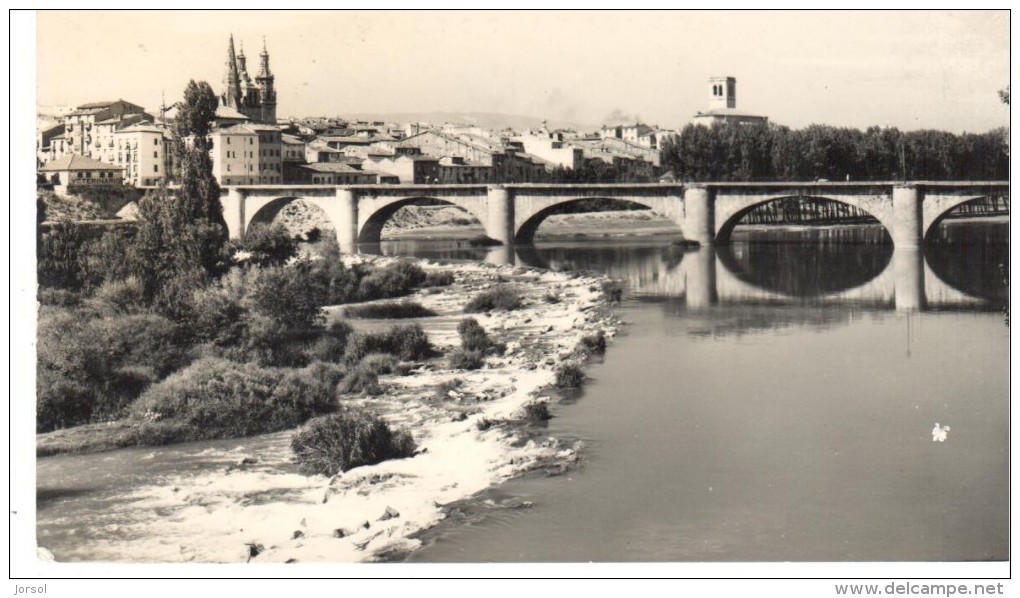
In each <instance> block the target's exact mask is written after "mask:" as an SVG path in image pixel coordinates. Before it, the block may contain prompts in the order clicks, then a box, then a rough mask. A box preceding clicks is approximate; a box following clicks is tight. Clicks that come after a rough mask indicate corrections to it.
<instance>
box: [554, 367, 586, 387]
mask: <svg viewBox="0 0 1020 598" xmlns="http://www.w3.org/2000/svg"><path fill="white" fill-rule="evenodd" d="M583 382H584V371H583V370H581V368H580V367H578V366H576V365H574V364H572V363H568V364H566V365H564V366H563V367H561V368H560V369H558V370H556V386H557V387H558V388H578V387H580V386H581V384H582V383H583Z"/></svg>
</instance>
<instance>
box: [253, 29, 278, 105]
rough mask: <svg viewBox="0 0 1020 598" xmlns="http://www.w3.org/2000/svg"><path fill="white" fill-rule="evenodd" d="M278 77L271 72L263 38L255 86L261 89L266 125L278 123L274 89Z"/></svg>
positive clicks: (260, 97) (260, 98) (260, 96)
mask: <svg viewBox="0 0 1020 598" xmlns="http://www.w3.org/2000/svg"><path fill="white" fill-rule="evenodd" d="M275 79H276V77H274V76H273V73H272V72H271V71H270V70H269V50H267V49H266V38H264V37H263V38H262V53H261V54H259V74H258V76H256V77H255V84H256V85H257V86H258V88H259V100H260V101H261V104H262V118H261V119H260V120H261V121H262V122H264V123H269V124H275V123H276V90H275V89H274V88H273V84H274V82H275Z"/></svg>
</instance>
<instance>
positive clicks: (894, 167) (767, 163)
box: [662, 123, 1009, 181]
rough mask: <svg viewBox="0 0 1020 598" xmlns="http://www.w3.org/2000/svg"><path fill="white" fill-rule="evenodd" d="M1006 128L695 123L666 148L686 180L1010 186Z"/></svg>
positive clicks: (666, 166)
mask: <svg viewBox="0 0 1020 598" xmlns="http://www.w3.org/2000/svg"><path fill="white" fill-rule="evenodd" d="M1003 138H1004V129H997V130H993V131H989V132H987V133H979V134H975V133H963V134H960V135H957V134H954V133H949V132H946V131H936V130H920V131H900V130H899V129H896V128H892V127H869V128H868V129H867V130H864V131H861V130H860V129H854V128H847V127H833V126H828V125H811V126H809V127H806V128H804V129H791V128H789V127H786V126H783V125H776V124H744V125H741V124H736V123H726V124H721V123H716V124H713V125H712V126H711V127H707V126H704V125H693V124H689V125H687V126H686V127H684V128H683V130H681V132H680V133H679V135H672V136H671V137H669V138H668V139H666V140H665V141H664V142H663V145H662V170H663V171H664V172H669V171H671V172H672V173H673V174H674V176H676V178H677V179H678V180H681V181H769V180H774V181H812V180H818V179H827V180H831V181H837V180H847V178H848V177H849V180H858V181H859V180H864V181H877V180H1004V179H1007V178H1008V177H1009V155H1008V146H1007V145H1006V144H1005V143H1004V142H1003Z"/></svg>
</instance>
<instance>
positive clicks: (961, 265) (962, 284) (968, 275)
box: [924, 222, 1009, 301]
mask: <svg viewBox="0 0 1020 598" xmlns="http://www.w3.org/2000/svg"><path fill="white" fill-rule="evenodd" d="M936 226H937V222H936V223H935V224H934V225H933V226H932V229H933V230H934V229H935V227H936ZM1002 226H1003V227H1004V228H1005V227H1008V225H1007V224H1003V225H1002ZM993 236H994V237H996V238H998V234H996V235H993ZM1001 239H1002V240H1003V242H1002V243H989V242H977V243H972V244H968V245H967V246H966V248H965V249H964V250H962V251H961V247H960V245H959V244H958V243H936V242H933V243H927V244H926V245H925V248H924V257H925V261H926V263H927V264H928V269H929V270H930V271H931V274H932V275H933V276H934V277H935V278H936V279H937V280H938V282H939V283H941V284H943V285H945V286H946V287H948V288H949V289H951V290H953V291H956V292H958V293H961V294H962V295H966V296H968V297H975V298H979V299H984V300H987V301H1006V300H1008V299H1009V287H1008V286H1007V284H1006V282H1005V280H1004V272H1002V271H1001V270H1000V264H1008V263H1009V244H1008V243H1007V242H1006V239H1008V230H1007V231H1001Z"/></svg>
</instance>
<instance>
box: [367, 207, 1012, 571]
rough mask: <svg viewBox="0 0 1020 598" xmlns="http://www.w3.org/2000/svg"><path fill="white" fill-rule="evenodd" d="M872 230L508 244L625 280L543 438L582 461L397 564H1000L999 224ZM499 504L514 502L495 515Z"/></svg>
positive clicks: (1004, 330)
mask: <svg viewBox="0 0 1020 598" xmlns="http://www.w3.org/2000/svg"><path fill="white" fill-rule="evenodd" d="M883 235H884V233H882V232H881V231H880V230H875V229H867V228H858V229H845V230H835V231H833V230H829V231H818V230H804V231H799V232H798V231H794V232H790V231H787V232H782V233H778V232H770V231H764V230H763V231H750V232H748V231H744V232H742V233H741V234H740V235H738V237H737V238H736V241H735V243H734V244H733V246H731V247H727V248H719V249H718V250H715V251H711V250H705V249H702V250H698V251H689V250H688V251H684V250H682V249H680V248H676V247H672V246H670V245H669V244H668V243H627V242H622V243H602V244H598V245H592V244H590V243H559V244H557V243H548V244H539V245H538V246H536V247H535V248H534V249H529V250H528V251H527V252H523V253H522V252H520V251H518V252H517V254H516V255H514V256H513V259H514V261H515V262H516V263H518V264H526V265H536V266H542V267H552V268H557V269H585V270H598V271H602V272H606V273H608V274H610V275H612V276H615V277H618V278H621V279H623V280H625V281H626V283H627V286H628V293H627V295H626V299H625V300H624V302H623V304H622V305H621V306H620V307H619V309H618V313H619V315H620V317H621V318H622V319H623V320H624V321H626V322H627V325H626V326H625V327H624V329H623V332H622V334H620V335H619V336H618V337H617V338H616V339H615V340H614V341H613V342H612V343H611V344H610V346H609V350H608V353H607V355H606V356H605V358H604V359H603V360H601V361H600V362H597V363H592V364H591V365H590V368H589V369H588V373H589V376H590V380H589V382H588V384H587V385H586V386H585V388H584V390H583V391H582V392H580V393H579V394H576V395H572V396H568V397H563V399H562V400H561V401H560V402H559V403H558V404H557V405H556V409H555V411H554V413H555V416H556V417H555V418H554V419H552V420H551V422H550V423H549V427H548V430H547V432H548V433H549V434H550V435H553V436H560V437H565V438H577V439H581V440H583V441H584V442H585V444H586V447H587V458H586V460H585V462H584V464H583V465H582V466H581V467H580V468H578V469H576V470H574V471H571V472H570V473H568V474H567V475H564V476H556V477H548V478H547V477H538V476H531V477H526V478H522V479H518V480H513V481H511V482H509V483H507V484H504V485H502V486H501V487H499V488H497V489H494V490H492V491H491V492H489V493H487V494H486V495H485V496H481V497H478V499H476V500H473V501H469V502H468V503H465V504H463V505H460V506H459V509H458V510H457V511H456V512H455V514H456V515H457V516H455V517H451V521H450V522H448V523H445V524H442V525H440V526H438V527H437V528H434V529H433V530H430V531H428V532H426V533H425V534H423V535H422V539H423V540H424V541H425V543H426V547H425V548H423V549H422V550H420V551H418V552H416V553H414V554H412V555H411V556H410V557H409V560H410V561H414V562H465V561H466V562H587V561H597V562H598V561H602V562H621V561H966V560H1005V559H1007V558H1008V549H1009V546H1008V533H1009V532H1008V528H1009V526H1008V522H1009V503H1008V496H1009V488H1008V466H1009V459H1008V457H1009V456H1008V442H1009V418H1008V410H1009V399H1008V396H1009V395H1008V376H1009V356H1008V353H1009V345H1008V341H1009V329H1008V327H1007V326H1006V325H1005V322H1004V318H1003V315H1002V313H1001V311H1000V310H1001V308H1002V307H1003V306H1004V305H1005V304H1006V296H1007V292H1006V286H1005V284H1004V283H1003V280H1002V276H1001V274H1000V267H999V264H1000V263H1005V262H1007V261H1008V256H1007V254H1008V246H1007V244H1006V239H1007V237H1008V230H1007V229H1006V227H1005V225H1001V224H991V225H989V224H983V223H977V224H972V225H962V224H958V223H953V224H951V225H943V228H942V229H941V230H940V231H939V232H938V234H937V235H936V238H935V239H934V241H933V242H931V243H930V244H929V246H928V247H927V248H926V250H925V251H924V252H923V253H922V254H920V255H919V254H918V253H916V252H915V253H913V254H910V253H907V254H903V253H902V252H894V251H893V249H892V247H891V246H890V245H888V244H882V243H880V241H883V240H884V239H883V238H882V236H883ZM381 249H382V251H384V252H398V253H411V254H416V255H422V256H429V257H468V256H470V257H473V258H475V259H479V258H481V259H489V260H490V261H500V260H505V259H507V257H506V254H505V253H504V254H502V255H501V254H500V253H499V252H500V251H502V248H498V249H496V250H486V251H483V253H484V255H478V252H479V251H480V250H476V249H471V248H464V247H456V246H455V244H447V245H446V246H438V245H434V244H433V245H420V244H419V245H417V246H414V247H411V246H409V244H408V243H405V242H400V243H392V244H384V245H383V247H382V248H381ZM472 252H474V253H472ZM469 254H470V255H469ZM936 423H939V424H940V425H941V426H948V427H949V428H950V431H949V432H948V434H947V436H946V440H945V442H934V441H933V439H932V438H933V436H932V429H933V427H934V426H935V424H936ZM511 498H512V499H514V501H516V502H514V501H510V502H514V504H517V503H519V502H520V501H527V502H528V503H530V504H532V507H531V508H529V509H524V510H521V509H506V508H500V507H498V505H501V504H505V503H507V502H508V500H507V499H511Z"/></svg>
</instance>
